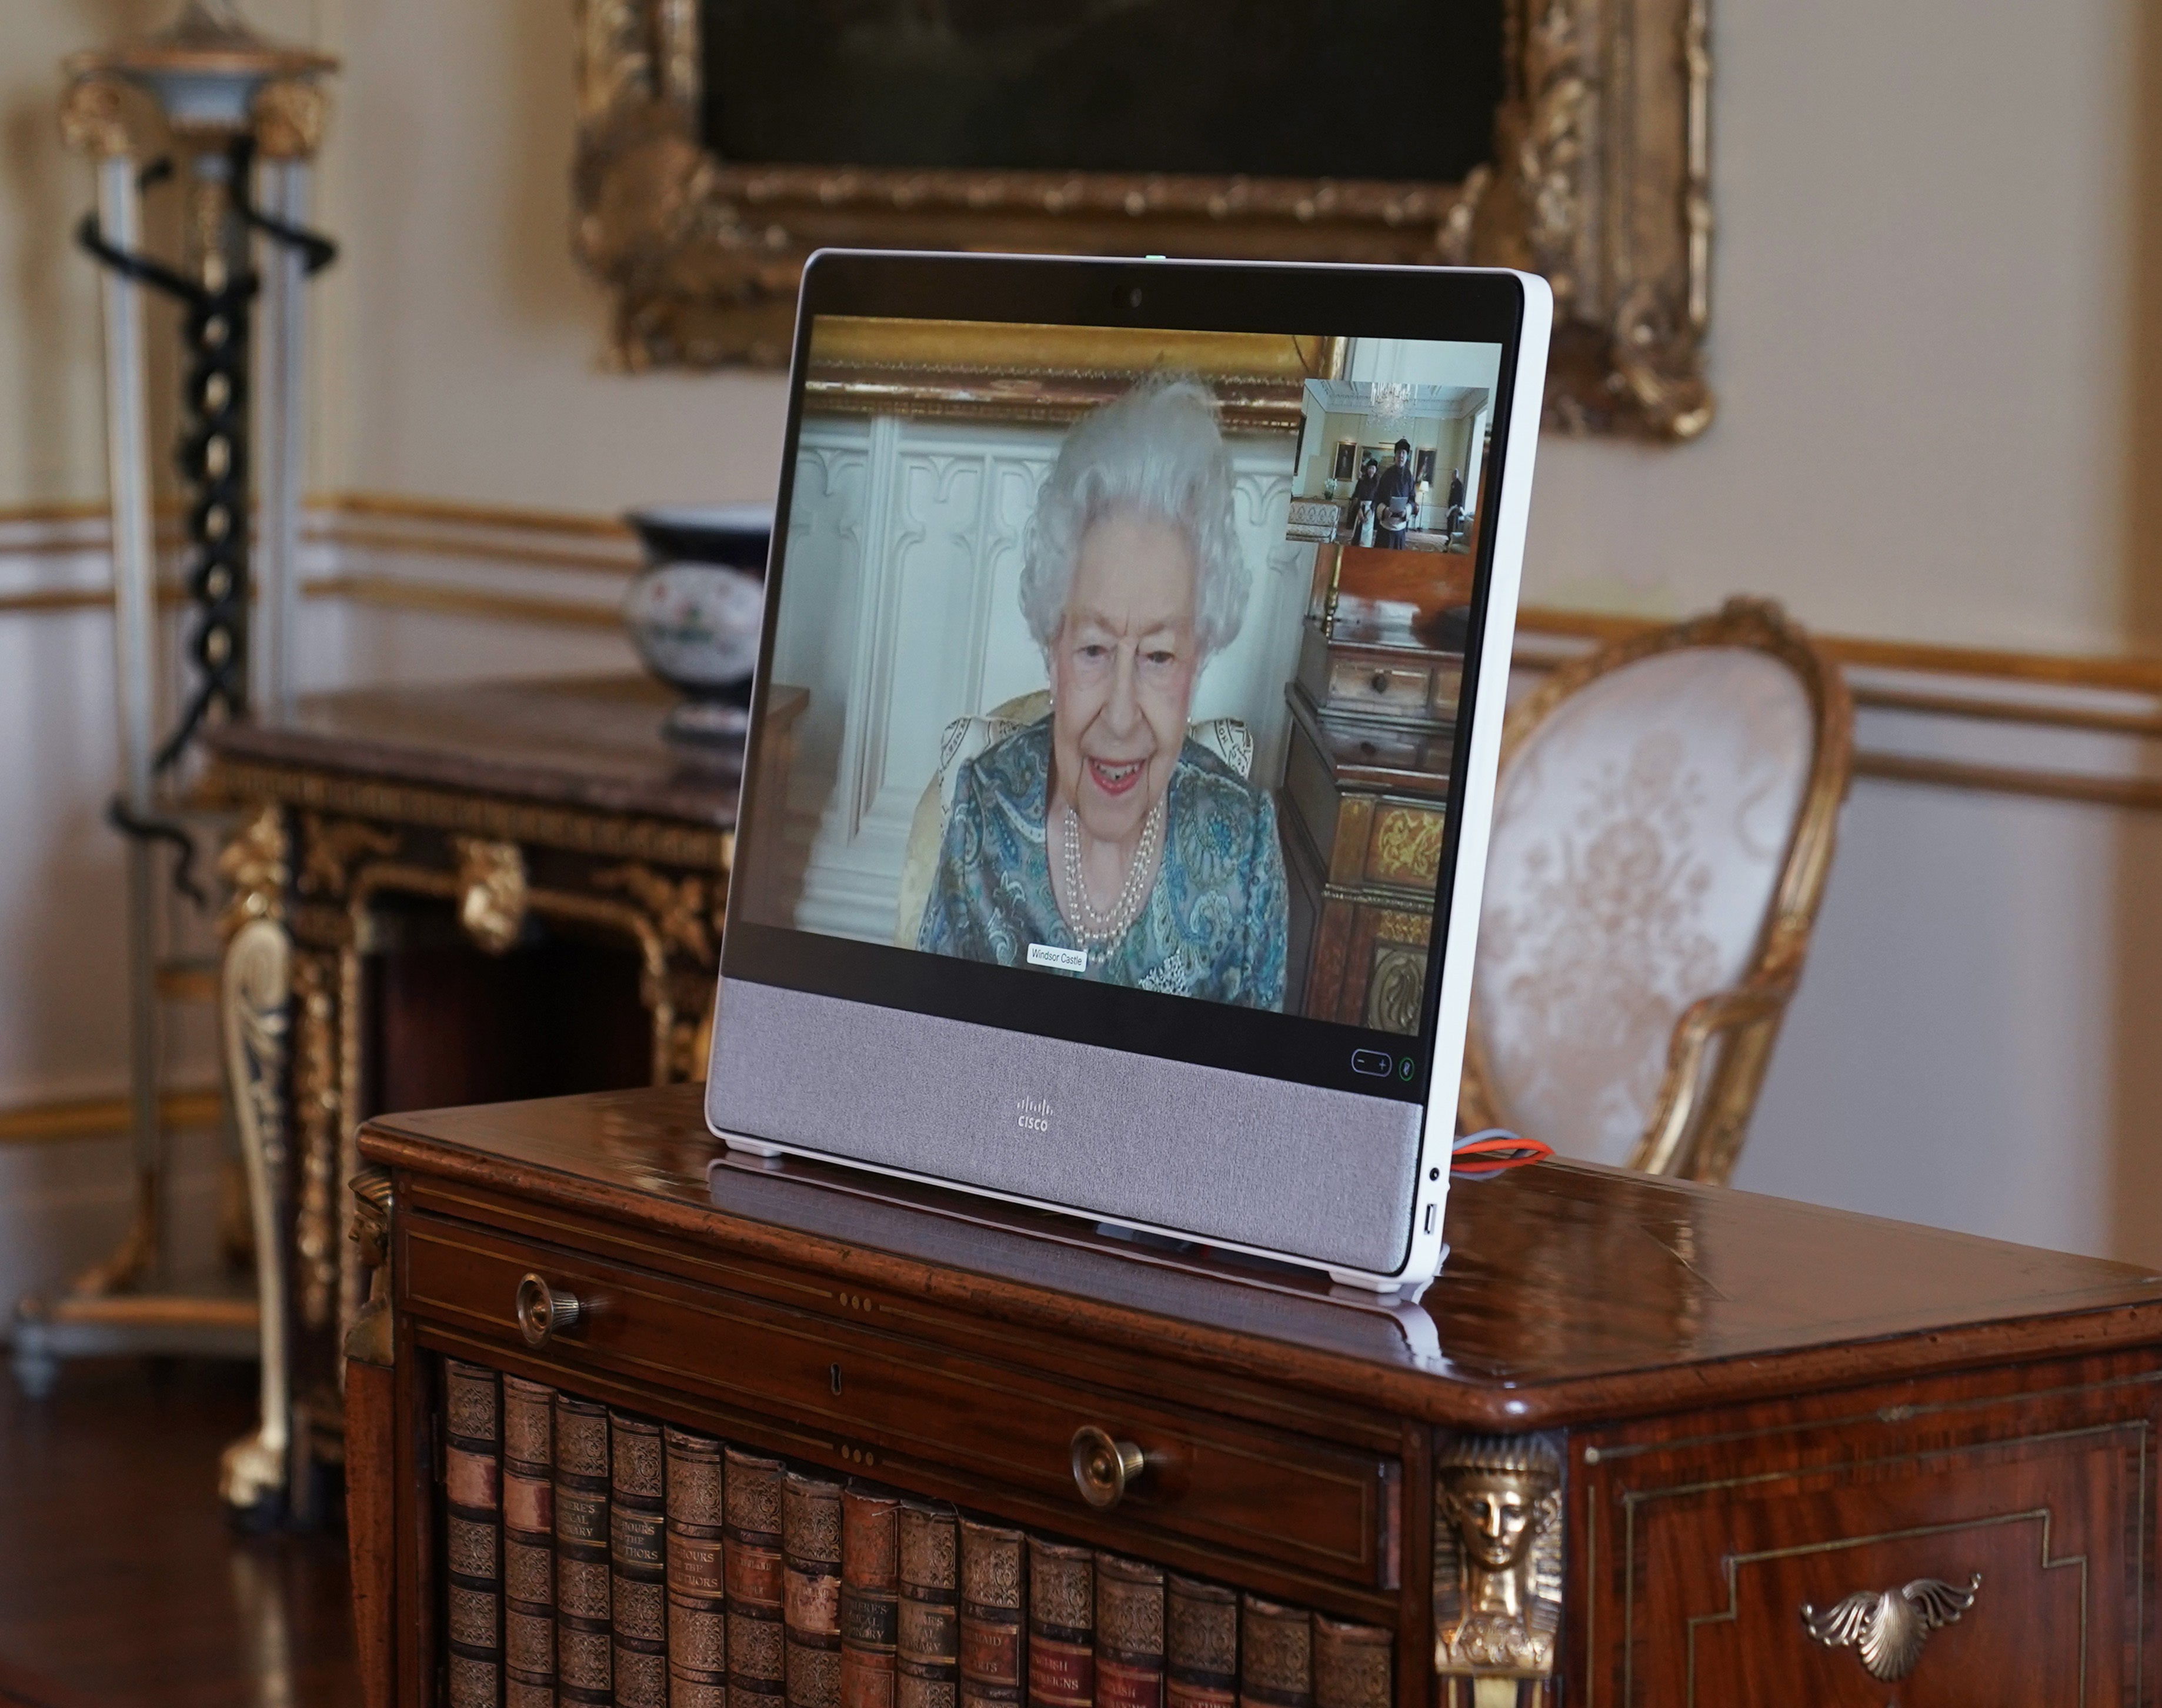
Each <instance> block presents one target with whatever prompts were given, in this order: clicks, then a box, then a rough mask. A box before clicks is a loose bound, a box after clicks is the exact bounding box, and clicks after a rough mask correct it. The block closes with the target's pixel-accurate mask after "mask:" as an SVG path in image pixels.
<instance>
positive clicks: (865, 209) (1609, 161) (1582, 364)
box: [572, 0, 1713, 439]
mask: <svg viewBox="0 0 2162 1708" xmlns="http://www.w3.org/2000/svg"><path fill="white" fill-rule="evenodd" d="M572 3H573V6H574V8H575V11H576V16H577V27H578V63H577V103H578V106H577V120H578V128H577V159H576V162H575V165H574V166H573V175H572V184H573V201H574V229H573V235H572V241H573V245H574V248H575V249H576V252H577V256H578V258H579V259H580V260H581V261H582V263H583V264H584V265H585V266H586V267H587V268H588V269H589V270H590V271H591V272H592V273H593V274H594V276H595V277H596V278H598V279H600V280H601V281H602V283H603V285H606V286H607V287H608V290H609V292H610V294H611V295H612V296H613V298H614V326H613V328H612V333H611V337H612V343H613V347H614V353H615V355H616V357H617V358H618V359H619V361H620V362H622V363H624V365H625V366H626V367H629V368H648V367H676V366H681V367H712V366H718V365H720V364H723V363H751V364H754V365H760V366H779V365H781V364H782V363H785V362H786V360H787V355H788V347H789V337H790V330H791V323H792V321H793V316H794V308H795V299H796V281H797V279H798V277H799V275H800V274H801V272H802V265H803V262H804V259H805V258H806V257H807V256H808V255H809V254H810V253H811V252H812V250H813V249H816V248H819V247H821V246H822V245H841V244H846V245H859V246H870V247H895V248H902V247H906V248H969V249H1018V250H1036V251H1051V252H1063V253H1107V254H1129V255H1131V254H1144V253H1158V254H1171V255H1207V256H1236V257H1246V258H1270V259H1287V260H1342V261H1370V262H1392V263H1398V264H1404V263H1409V264H1451V263H1457V264H1461V263H1465V262H1475V263H1485V264H1497V265H1507V266H1516V267H1523V268H1527V269H1533V270H1536V271H1538V272H1539V273H1542V274H1545V276H1546V277H1547V279H1548V280H1549V281H1551V283H1552V284H1553V285H1554V308H1555V317H1556V324H1555V327H1554V353H1553V358H1552V367H1551V372H1550V375H1549V379H1548V389H1547V418H1548V423H1549V425H1551V426H1555V427H1558V428H1560V429H1562V430H1564V431H1571V432H1597V433H1624V434H1635V435H1639V436H1651V437H1656V438H1666V439H1689V438H1694V437H1695V436H1696V435H1697V434H1699V433H1700V432H1702V431H1704V429H1705V427H1706V426H1708V425H1709V424H1710V420H1711V415H1712V407H1713V405H1712V398H1711V393H1710V389H1709V388H1708V387H1707V385H1706V384H1705V378H1704V371H1703V360H1704V342H1705V332H1706V329H1707V327H1708V326H1709V325H1710V246H1711V223H1712V222H1711V203H1710V137H1709V128H1710V82H1711V62H1710V52H1709V48H1708V44H1707V35H1708V29H1709V10H1710V0H1507V5H1506V12H1505V28H1504V30H1503V45H1502V57H1503V65H1502V68H1501V71H1502V78H1501V87H1502V95H1501V105H1500V107H1499V110H1498V112H1497V115H1496V123H1495V137H1494V151H1493V161H1494V163H1495V164H1493V165H1489V166H1481V167H1479V168H1477V169H1476V170H1474V171H1472V172H1471V173H1470V174H1469V175H1467V176H1466V177H1465V179H1464V180H1462V181H1461V182H1460V183H1454V184H1441V183H1416V182H1397V181H1379V180H1374V181H1355V180H1325V179H1324V180H1291V179H1264V178H1208V177H1196V176H1183V175H1167V174H1151V175H1131V174H1117V173H1089V172H1073V173H1045V172H1013V171H945V170H935V171H919V170H867V169H854V168H840V167H830V166H765V165H756V166H754V165H734V164H731V163H729V162H728V161H725V160H723V159H718V158H717V157H716V156H715V155H714V154H712V153H711V152H710V151H709V150H708V149H706V148H705V147H704V146H703V144H702V142H701V141H700V138H701V135H702V129H701V125H700V100H701V90H700V65H701V56H700V49H699V40H698V19H699V9H698V4H697V0H572Z"/></svg>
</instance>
